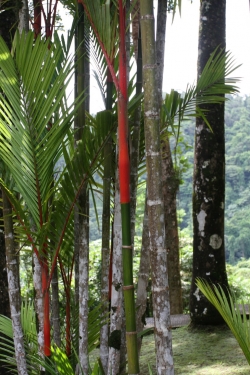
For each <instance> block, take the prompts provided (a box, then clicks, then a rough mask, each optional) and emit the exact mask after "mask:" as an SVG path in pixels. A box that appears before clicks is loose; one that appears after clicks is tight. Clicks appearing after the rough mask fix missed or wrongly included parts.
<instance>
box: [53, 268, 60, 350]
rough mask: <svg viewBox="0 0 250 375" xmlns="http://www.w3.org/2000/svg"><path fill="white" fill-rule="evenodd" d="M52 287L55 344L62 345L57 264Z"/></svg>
mask: <svg viewBox="0 0 250 375" xmlns="http://www.w3.org/2000/svg"><path fill="white" fill-rule="evenodd" d="M51 288H52V306H51V315H52V326H53V338H54V342H55V344H56V345H57V346H58V347H60V346H61V328H60V306H59V287H58V272H57V266H56V267H55V270H54V272H53V277H52V280H51Z"/></svg>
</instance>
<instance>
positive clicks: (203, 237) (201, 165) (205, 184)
mask: <svg viewBox="0 0 250 375" xmlns="http://www.w3.org/2000/svg"><path fill="white" fill-rule="evenodd" d="M225 12H226V0H222V1H220V2H218V1H216V0H209V1H204V0H203V1H201V8H200V28H199V30H200V31H199V47H198V48H199V57H198V76H199V75H200V74H201V72H202V70H203V68H204V66H205V64H206V62H207V60H208V58H209V56H210V54H211V52H213V51H214V50H215V48H216V47H218V46H219V48H220V49H223V50H224V49H225ZM205 109H206V110H207V112H206V117H207V120H208V121H209V123H210V126H211V128H212V130H213V131H211V130H210V129H209V128H208V127H207V125H206V123H205V122H204V121H203V120H202V119H201V118H197V120H196V132H195V160H194V180H193V225H194V245H193V246H194V249H193V251H194V254H193V255H194V257H193V277H192V285H191V294H190V313H191V319H192V322H193V323H194V324H218V323H221V322H222V318H221V316H220V314H219V313H218V312H217V310H216V309H215V308H214V307H213V306H212V305H211V304H210V303H209V302H208V301H207V299H205V297H204V296H203V295H201V293H200V291H199V289H198V288H197V287H196V285H195V280H196V278H197V277H202V278H204V279H205V280H207V281H208V282H209V283H213V284H220V285H221V286H222V287H223V288H224V287H227V286H228V283H227V275H226V267H225V247H224V206H225V203H224V202H225V134H224V104H213V105H211V104H210V105H207V106H206V107H205Z"/></svg>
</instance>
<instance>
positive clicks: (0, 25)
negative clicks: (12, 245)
mask: <svg viewBox="0 0 250 375" xmlns="http://www.w3.org/2000/svg"><path fill="white" fill-rule="evenodd" d="M17 20H18V17H17V0H9V1H8V2H6V1H4V0H0V35H1V36H2V38H3V39H4V41H5V42H6V44H7V45H8V47H9V48H11V41H12V39H13V37H14V33H15V30H16V28H15V24H16V22H17ZM0 194H1V198H2V191H0ZM0 217H1V221H2V217H3V212H2V209H1V211H0ZM0 314H3V315H5V316H9V317H10V305H9V295H8V279H7V271H6V254H5V242H4V232H3V230H1V231H0Z"/></svg>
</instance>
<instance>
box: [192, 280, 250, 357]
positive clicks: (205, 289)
mask: <svg viewBox="0 0 250 375" xmlns="http://www.w3.org/2000/svg"><path fill="white" fill-rule="evenodd" d="M196 284H197V286H198V288H199V289H200V290H201V291H202V293H203V294H204V295H205V297H206V298H207V299H208V300H209V301H210V302H211V303H212V304H213V305H214V306H215V308H216V309H217V310H218V311H219V313H220V314H221V316H222V317H223V319H224V320H225V322H226V323H227V325H228V327H229V328H230V330H231V331H232V333H233V335H234V336H235V338H236V340H237V341H238V344H239V345H240V347H241V349H242V351H243V353H244V355H245V357H246V359H247V361H248V363H249V364H250V326H249V320H248V319H247V315H246V311H245V306H246V305H244V304H243V303H242V307H243V309H242V311H241V310H240V309H239V305H238V303H236V300H235V298H234V297H233V296H232V295H231V294H230V293H229V292H227V294H226V293H225V292H224V290H223V289H222V287H221V286H220V285H219V286H218V287H217V286H216V285H212V286H210V285H209V284H208V283H207V282H206V281H204V280H202V279H197V280H196ZM247 307H248V309H249V305H247Z"/></svg>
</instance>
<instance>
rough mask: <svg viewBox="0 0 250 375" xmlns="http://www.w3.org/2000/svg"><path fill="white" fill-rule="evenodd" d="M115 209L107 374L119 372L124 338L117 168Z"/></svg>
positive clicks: (120, 226) (120, 227)
mask: <svg viewBox="0 0 250 375" xmlns="http://www.w3.org/2000/svg"><path fill="white" fill-rule="evenodd" d="M114 205H115V210H114V224H113V228H114V233H113V256H112V286H111V309H110V314H111V315H110V336H109V347H110V348H109V363H108V375H113V374H120V365H121V361H120V357H121V352H124V347H125V340H124V337H123V339H122V332H123V331H124V328H125V325H124V324H125V322H124V306H123V294H122V277H123V275H122V224H121V208H120V188H119V177H118V170H117V171H116V182H115V202H114Z"/></svg>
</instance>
